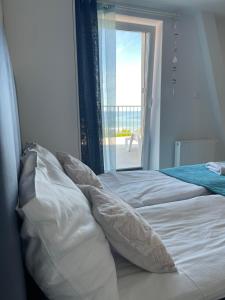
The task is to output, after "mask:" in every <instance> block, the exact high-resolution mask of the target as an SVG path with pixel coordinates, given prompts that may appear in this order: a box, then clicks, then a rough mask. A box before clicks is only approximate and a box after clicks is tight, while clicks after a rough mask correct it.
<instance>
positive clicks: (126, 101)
mask: <svg viewBox="0 0 225 300" xmlns="http://www.w3.org/2000/svg"><path fill="white" fill-rule="evenodd" d="M116 105H126V106H128V105H141V33H139V32H132V31H122V30H117V32H116Z"/></svg>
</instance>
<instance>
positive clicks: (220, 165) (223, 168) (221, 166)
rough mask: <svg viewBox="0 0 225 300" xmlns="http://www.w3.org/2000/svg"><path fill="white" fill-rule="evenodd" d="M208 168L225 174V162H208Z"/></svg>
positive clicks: (219, 173)
mask: <svg viewBox="0 0 225 300" xmlns="http://www.w3.org/2000/svg"><path fill="white" fill-rule="evenodd" d="M206 168H208V169H209V170H210V171H212V172H214V173H216V174H218V175H225V162H208V163H207V164H206Z"/></svg>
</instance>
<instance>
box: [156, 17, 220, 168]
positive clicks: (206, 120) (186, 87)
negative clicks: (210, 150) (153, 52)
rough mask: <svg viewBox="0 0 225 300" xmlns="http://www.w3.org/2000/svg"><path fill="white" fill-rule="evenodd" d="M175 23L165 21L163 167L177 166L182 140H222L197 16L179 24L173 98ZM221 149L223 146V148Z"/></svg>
mask: <svg viewBox="0 0 225 300" xmlns="http://www.w3.org/2000/svg"><path fill="white" fill-rule="evenodd" d="M171 22H172V21H171V20H168V21H167V22H165V27H164V29H165V32H164V41H163V66H162V99H161V143H160V157H161V161H160V166H161V167H170V166H173V163H174V142H175V141H176V140H180V139H202V138H215V139H217V138H220V137H219V135H218V130H217V128H216V122H215V119H214V115H213V114H212V112H211V109H212V108H211V96H210V93H209V89H208V82H207V79H206V76H205V66H204V61H203V59H202V53H201V45H200V42H199V36H198V31H197V24H196V20H195V17H194V16H192V15H186V16H185V15H182V16H181V17H180V21H179V23H178V31H179V32H180V38H179V41H178V59H179V63H178V69H177V85H176V89H175V96H174V97H173V95H172V85H171V83H170V79H171V60H172V57H173V53H172V49H173V26H172V23H171ZM219 148H221V145H219Z"/></svg>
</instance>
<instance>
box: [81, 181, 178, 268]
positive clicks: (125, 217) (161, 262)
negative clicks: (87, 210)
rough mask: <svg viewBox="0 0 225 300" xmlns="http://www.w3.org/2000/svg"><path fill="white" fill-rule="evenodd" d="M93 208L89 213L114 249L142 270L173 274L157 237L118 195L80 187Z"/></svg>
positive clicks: (170, 258)
mask: <svg viewBox="0 0 225 300" xmlns="http://www.w3.org/2000/svg"><path fill="white" fill-rule="evenodd" d="M80 188H81V189H82V191H83V192H84V194H85V195H86V197H87V198H88V199H89V200H90V201H91V203H92V205H93V208H92V209H93V214H94V216H95V218H96V220H97V221H98V223H99V224H100V225H101V226H102V229H103V231H104V232H105V235H106V237H107V238H108V240H109V242H110V243H111V244H112V246H113V247H114V249H115V250H116V251H117V252H118V253H119V254H120V255H122V256H123V257H125V258H126V259H127V260H129V261H130V262H132V263H134V264H135V265H137V266H139V267H141V268H143V269H144V270H147V271H150V272H155V273H164V272H175V271H176V267H175V264H174V261H173V259H172V257H171V256H170V254H169V253H168V252H167V250H166V248H165V246H164V244H163V243H162V241H161V239H160V237H159V236H158V235H157V233H156V232H154V230H153V229H152V228H151V226H150V225H149V224H148V223H147V221H146V220H145V219H144V218H143V217H142V216H141V215H140V214H138V213H137V212H136V211H135V210H134V209H133V208H132V207H131V206H129V205H128V204H126V203H125V202H124V201H123V200H121V199H120V198H119V197H118V196H116V195H113V194H110V193H108V192H106V191H104V190H99V189H96V188H95V187H92V186H81V187H80Z"/></svg>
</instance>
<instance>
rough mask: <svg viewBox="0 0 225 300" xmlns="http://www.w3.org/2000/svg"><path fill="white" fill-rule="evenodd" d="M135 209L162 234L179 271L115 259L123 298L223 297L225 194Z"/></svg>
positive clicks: (213, 299)
mask: <svg viewBox="0 0 225 300" xmlns="http://www.w3.org/2000/svg"><path fill="white" fill-rule="evenodd" d="M137 210H138V211H139V213H141V214H142V215H143V216H144V217H145V218H146V219H147V220H148V221H149V222H150V223H151V225H152V227H153V228H154V230H156V231H157V232H158V234H159V235H160V237H161V239H162V241H163V242H164V244H165V245H166V247H167V250H168V251H169V252H170V253H171V255H172V257H173V259H174V261H175V263H176V266H177V268H178V273H174V274H163V275H160V274H151V273H147V272H142V271H140V270H139V269H138V268H135V267H133V266H131V264H129V263H127V262H125V261H124V260H123V259H122V258H120V259H119V262H118V259H117V273H118V278H119V292H120V300H137V299H141V300H150V299H151V300H168V299H171V300H172V299H173V300H181V299H182V300H184V299H185V300H196V299H205V300H216V299H221V298H223V297H225V197H223V196H219V195H209V196H202V197H196V198H193V199H189V200H184V201H179V202H173V203H169V204H161V205H154V206H149V207H143V208H139V209H137ZM128 287H129V288H128Z"/></svg>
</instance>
